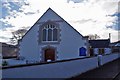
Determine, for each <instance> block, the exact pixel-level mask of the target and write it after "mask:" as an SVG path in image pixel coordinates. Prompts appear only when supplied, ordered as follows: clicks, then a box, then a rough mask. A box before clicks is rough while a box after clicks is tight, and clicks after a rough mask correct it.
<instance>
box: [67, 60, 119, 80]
mask: <svg viewBox="0 0 120 80" xmlns="http://www.w3.org/2000/svg"><path fill="white" fill-rule="evenodd" d="M68 80H120V58H119V59H117V60H114V61H112V62H109V63H107V64H105V65H103V66H101V67H99V68H96V69H94V70H91V71H88V72H86V73H83V74H81V75H78V76H75V77H72V78H70V79H68Z"/></svg>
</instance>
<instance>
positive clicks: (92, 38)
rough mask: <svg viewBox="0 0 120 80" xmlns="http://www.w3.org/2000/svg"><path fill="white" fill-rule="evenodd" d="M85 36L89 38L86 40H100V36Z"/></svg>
mask: <svg viewBox="0 0 120 80" xmlns="http://www.w3.org/2000/svg"><path fill="white" fill-rule="evenodd" d="M87 36H89V38H88V39H89V40H96V39H99V38H100V36H99V35H97V34H89V35H87Z"/></svg>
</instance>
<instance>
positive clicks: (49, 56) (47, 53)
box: [44, 48, 55, 62]
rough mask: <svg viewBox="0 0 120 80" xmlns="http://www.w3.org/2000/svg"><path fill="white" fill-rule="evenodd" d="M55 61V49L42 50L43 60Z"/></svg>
mask: <svg viewBox="0 0 120 80" xmlns="http://www.w3.org/2000/svg"><path fill="white" fill-rule="evenodd" d="M48 60H49V61H55V49H53V48H47V49H45V50H44V61H45V62H47V61H48Z"/></svg>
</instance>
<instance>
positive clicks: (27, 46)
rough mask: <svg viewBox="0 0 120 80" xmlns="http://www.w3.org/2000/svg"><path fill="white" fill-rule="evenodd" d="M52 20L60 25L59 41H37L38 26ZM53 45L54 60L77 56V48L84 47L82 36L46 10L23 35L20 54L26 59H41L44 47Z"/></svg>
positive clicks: (50, 11)
mask: <svg viewBox="0 0 120 80" xmlns="http://www.w3.org/2000/svg"><path fill="white" fill-rule="evenodd" d="M49 20H50V21H53V22H55V23H57V24H59V27H60V42H59V43H57V44H52V43H48V44H44V43H40V42H39V36H40V35H39V34H40V31H39V28H40V27H41V25H42V24H44V22H47V21H49ZM47 47H53V48H55V52H56V60H62V59H71V58H79V57H81V56H79V48H81V47H86V46H85V40H83V37H82V36H81V35H80V34H79V33H78V32H76V31H75V30H74V29H73V28H72V27H71V26H70V25H69V24H67V23H66V22H65V21H64V20H63V19H61V18H60V17H59V16H58V15H56V14H55V13H54V12H53V11H52V10H48V11H47V12H46V13H45V14H44V16H42V18H40V20H39V21H38V22H37V23H36V24H35V25H34V27H33V28H32V29H31V30H30V31H29V32H28V33H27V35H25V37H23V39H22V42H21V43H20V55H21V56H24V57H25V59H26V60H36V61H43V58H44V48H47Z"/></svg>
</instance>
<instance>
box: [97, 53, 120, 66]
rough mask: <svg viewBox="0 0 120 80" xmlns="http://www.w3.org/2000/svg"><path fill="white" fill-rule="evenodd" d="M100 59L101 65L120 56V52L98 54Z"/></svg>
mask: <svg viewBox="0 0 120 80" xmlns="http://www.w3.org/2000/svg"><path fill="white" fill-rule="evenodd" d="M98 57H99V58H98V61H99V60H100V65H104V64H106V63H108V62H111V61H113V60H115V59H118V58H120V53H113V54H109V55H104V56H98Z"/></svg>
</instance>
